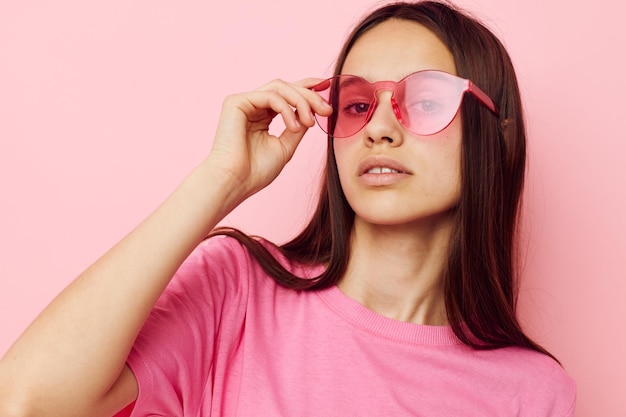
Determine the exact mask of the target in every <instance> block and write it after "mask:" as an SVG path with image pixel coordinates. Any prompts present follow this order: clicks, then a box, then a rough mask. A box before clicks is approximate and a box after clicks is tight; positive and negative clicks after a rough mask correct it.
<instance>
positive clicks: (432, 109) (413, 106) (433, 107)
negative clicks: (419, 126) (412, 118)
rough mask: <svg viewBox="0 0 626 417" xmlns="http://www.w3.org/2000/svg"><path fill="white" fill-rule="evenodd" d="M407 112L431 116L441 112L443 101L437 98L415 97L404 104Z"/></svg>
mask: <svg viewBox="0 0 626 417" xmlns="http://www.w3.org/2000/svg"><path fill="white" fill-rule="evenodd" d="M406 107H407V110H408V112H409V113H413V114H417V115H421V116H432V115H434V114H437V113H439V112H441V111H442V110H443V109H444V107H445V101H444V100H440V99H438V98H417V99H416V100H413V101H412V102H411V103H407V105H406Z"/></svg>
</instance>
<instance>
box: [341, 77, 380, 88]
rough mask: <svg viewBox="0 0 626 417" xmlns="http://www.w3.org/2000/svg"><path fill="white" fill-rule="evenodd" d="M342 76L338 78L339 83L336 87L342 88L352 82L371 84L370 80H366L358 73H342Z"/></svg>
mask: <svg viewBox="0 0 626 417" xmlns="http://www.w3.org/2000/svg"><path fill="white" fill-rule="evenodd" d="M342 75H343V77H342V78H340V79H341V80H342V81H341V84H339V85H338V86H337V87H338V88H344V87H350V86H351V85H353V84H366V85H372V83H371V82H369V81H367V80H366V79H365V78H362V77H360V76H358V75H351V74H342ZM346 76H347V77H349V78H347V79H345V80H344V79H343V78H344V77H346Z"/></svg>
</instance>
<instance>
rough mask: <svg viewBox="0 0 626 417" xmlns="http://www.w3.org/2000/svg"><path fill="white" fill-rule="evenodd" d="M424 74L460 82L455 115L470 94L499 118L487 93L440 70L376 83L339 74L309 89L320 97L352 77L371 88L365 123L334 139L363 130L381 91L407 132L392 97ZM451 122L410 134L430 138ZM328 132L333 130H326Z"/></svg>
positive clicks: (464, 79) (467, 81) (464, 80)
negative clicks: (433, 128) (384, 91)
mask: <svg viewBox="0 0 626 417" xmlns="http://www.w3.org/2000/svg"><path fill="white" fill-rule="evenodd" d="M426 73H432V74H437V76H438V77H440V78H444V79H445V78H448V79H449V78H454V81H455V82H459V81H460V82H461V86H462V87H463V88H462V89H461V99H460V100H459V107H458V108H457V110H456V112H455V114H456V113H458V110H459V108H460V106H461V103H462V102H463V97H465V93H470V94H472V95H473V96H474V97H476V99H478V101H479V102H480V103H481V104H482V105H484V106H485V107H487V108H488V109H489V110H490V111H491V112H492V113H493V114H494V115H495V116H496V117H499V116H500V112H499V109H498V106H496V104H495V103H494V102H493V100H492V99H491V97H489V96H488V95H487V93H485V92H484V91H483V90H481V89H480V87H478V86H477V85H476V84H474V83H473V82H472V81H471V80H469V79H466V78H462V77H459V76H457V75H454V74H450V73H449V72H446V71H441V70H431V69H428V70H421V71H416V72H413V73H411V74H409V75H407V76H405V77H404V78H402V79H401V80H400V81H389V80H384V81H376V82H370V81H367V80H366V79H364V78H363V77H359V76H358V75H350V74H340V75H336V76H334V77H330V78H327V79H325V80H324V81H321V82H319V83H318V84H316V85H314V86H313V87H311V88H310V89H311V90H312V91H315V92H317V93H318V94H320V95H322V94H321V92H322V91H325V90H328V89H331V87H332V86H333V84H334V81H337V80H339V79H342V78H352V77H353V78H356V79H358V80H360V81H362V82H363V83H364V84H365V85H368V86H370V87H371V88H372V91H373V97H372V100H371V101H370V102H369V105H370V107H369V109H368V111H367V115H366V117H365V119H364V120H365V121H364V123H363V126H361V127H360V128H359V129H358V130H357V131H355V132H354V133H351V134H349V135H348V134H345V135H342V136H335V135H331V136H333V137H336V138H346V137H350V136H352V135H355V134H357V133H358V132H360V131H361V129H363V128H364V127H365V126H366V125H367V123H369V121H370V119H371V117H372V114H373V113H374V111H375V109H376V107H377V106H378V98H377V96H378V93H379V92H380V91H383V90H388V91H391V92H392V94H393V95H392V98H391V101H392V108H393V111H394V114H395V116H396V118H397V119H398V121H399V122H400V124H402V126H404V127H405V128H406V129H407V130H409V131H411V129H410V128H409V127H407V126H406V125H405V124H404V123H403V122H402V117H401V114H400V110H399V107H398V104H397V102H396V100H395V97H394V95H395V93H396V90H397V87H398V85H400V84H403V83H405V82H406V80H407V79H409V78H411V77H415V76H416V75H418V74H426ZM329 104H330V103H329ZM330 117H333V116H332V115H331V116H330ZM315 119H316V121H317V124H318V126H319V127H320V128H321V129H322V130H323V131H324V132H325V133H326V134H328V135H330V133H329V132H327V131H326V129H324V128H323V127H322V123H321V122H320V120H319V119H318V116H317V115H316V118H315ZM324 119H326V118H324ZM452 120H454V117H453V118H452V119H451V120H450V121H449V122H448V123H447V124H446V125H445V126H443V127H442V128H441V129H439V130H438V131H436V132H433V133H428V134H420V133H416V132H412V131H411V132H412V133H414V134H416V135H418V136H430V135H434V134H437V133H439V132H441V131H442V130H444V129H445V128H446V127H448V126H449V125H450V123H452ZM328 130H334V129H328Z"/></svg>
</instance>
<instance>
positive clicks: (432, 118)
mask: <svg viewBox="0 0 626 417" xmlns="http://www.w3.org/2000/svg"><path fill="white" fill-rule="evenodd" d="M464 82H465V80H463V79H462V78H458V77H456V76H454V75H451V74H448V73H445V72H441V71H430V70H428V71H420V72H416V73H414V74H412V75H409V76H408V77H407V78H405V79H404V80H402V81H400V82H398V83H392V82H389V81H382V82H378V83H373V84H372V83H369V82H367V81H366V80H364V79H362V78H360V77H356V76H351V75H341V76H338V77H333V78H330V79H328V80H325V81H322V82H321V83H320V84H318V85H316V86H315V87H313V88H312V90H313V91H315V92H317V93H318V94H319V95H321V96H322V98H324V100H326V101H327V102H328V103H329V104H330V105H331V106H332V107H333V113H332V114H331V115H330V116H329V117H323V116H320V115H316V116H315V117H316V119H317V123H318V124H319V125H320V127H321V128H322V130H323V131H324V132H326V133H327V134H329V135H331V136H334V137H336V138H345V137H349V136H352V135H354V134H356V133H357V132H358V131H359V130H361V129H362V128H363V127H364V126H365V125H366V124H367V122H368V121H369V117H370V116H371V113H372V111H373V110H374V109H372V108H371V106H373V105H374V103H375V102H376V94H377V91H378V90H379V89H390V90H392V93H393V96H394V99H395V102H396V103H398V107H399V112H400V113H399V115H398V116H399V117H398V119H399V120H400V122H401V123H402V124H403V125H404V127H405V128H406V129H408V130H409V131H411V132H412V133H414V134H416V135H420V136H427V135H433V134H435V133H438V132H440V131H441V130H443V129H445V128H446V127H447V126H448V125H449V124H450V122H452V120H453V119H454V116H455V115H456V113H457V111H458V109H459V105H460V103H461V99H462V97H463V93H464V91H465V89H466V86H465V84H464ZM383 84H384V85H383Z"/></svg>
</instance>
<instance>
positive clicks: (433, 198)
mask: <svg viewBox="0 0 626 417" xmlns="http://www.w3.org/2000/svg"><path fill="white" fill-rule="evenodd" d="M426 69H437V70H443V71H446V72H449V73H451V74H456V68H455V64H454V59H453V57H452V54H451V53H450V51H449V50H448V49H447V48H446V46H445V45H444V44H443V43H442V42H441V41H440V40H439V38H437V37H436V36H435V35H434V34H433V33H432V32H430V31H429V30H428V29H426V28H425V27H424V26H422V25H419V24H417V23H414V22H410V21H405V20H396V19H393V20H387V21H385V22H383V23H381V24H379V25H377V26H375V27H374V28H372V29H370V30H369V31H368V32H366V33H365V34H364V35H362V36H361V37H360V38H359V39H358V40H357V41H356V43H355V44H354V46H353V48H352V49H351V50H350V52H349V54H348V56H347V58H346V61H345V64H344V66H343V68H342V73H343V74H352V75H358V76H361V77H363V78H365V79H366V80H368V81H370V82H374V81H381V80H391V81H399V80H401V79H402V78H403V77H405V76H406V75H408V74H410V73H413V72H415V71H420V70H426ZM390 95H391V93H390V92H389V91H381V92H379V93H378V99H379V101H378V103H379V104H378V107H377V108H376V110H375V111H374V114H373V115H372V118H371V120H370V121H369V122H368V123H367V125H366V126H365V127H364V128H363V129H362V130H361V131H359V132H358V133H356V134H355V135H353V136H351V137H348V138H344V139H335V140H334V152H335V158H336V161H337V168H338V172H339V178H340V181H341V186H342V188H343V191H344V194H345V196H346V198H347V200H348V202H349V203H350V206H351V207H352V209H353V210H354V212H355V214H356V219H355V221H357V222H358V221H364V222H366V223H370V224H378V225H403V226H410V225H411V224H417V223H420V224H422V225H423V224H424V221H426V222H428V221H433V222H434V223H433V224H436V223H438V222H439V221H440V220H444V222H449V221H450V212H451V209H452V208H454V207H455V206H456V205H457V203H458V201H459V195H460V161H461V120H460V116H459V115H458V114H457V116H456V117H455V119H454V120H453V121H452V123H451V124H450V125H449V126H448V127H447V128H446V129H444V130H443V131H441V132H439V133H437V134H435V135H432V136H416V135H414V134H412V133H411V132H409V131H407V130H406V129H405V128H404V127H403V126H402V125H401V124H400V123H399V122H398V119H397V118H396V117H395V115H394V112H393V109H392V107H391V102H390ZM390 169H391V171H390Z"/></svg>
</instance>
